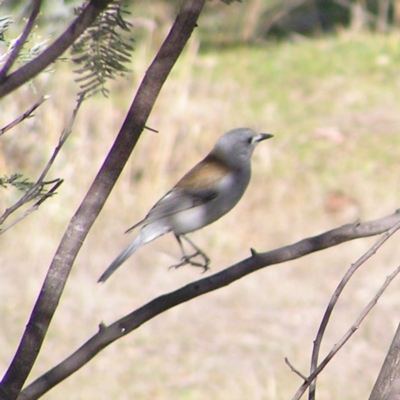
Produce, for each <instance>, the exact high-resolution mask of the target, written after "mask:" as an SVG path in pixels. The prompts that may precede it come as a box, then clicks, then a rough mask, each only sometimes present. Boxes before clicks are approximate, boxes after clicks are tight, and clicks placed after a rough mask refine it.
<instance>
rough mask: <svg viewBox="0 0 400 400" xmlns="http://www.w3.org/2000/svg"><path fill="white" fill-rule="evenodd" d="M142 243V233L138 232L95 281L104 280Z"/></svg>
mask: <svg viewBox="0 0 400 400" xmlns="http://www.w3.org/2000/svg"><path fill="white" fill-rule="evenodd" d="M142 244H144V241H143V234H142V232H139V234H138V236H137V237H136V238H135V239H134V240H133V241H132V242H131V243H130V244H129V246H128V247H126V248H125V250H124V251H123V252H122V253H121V254H120V255H119V256H118V257H117V258H116V259H115V260H114V261H113V262H112V263H111V264H110V266H109V267H108V268H107V269H106V270H105V271H104V273H103V275H101V277H100V278H99V280H98V281H97V282H105V281H106V280H107V279H108V278H109V277H110V276H111V275H112V274H113V273H114V272H115V271H116V270H117V268H119V267H120V266H121V265H122V264H123V263H124V262H125V261H126V260H127V259H128V258H129V257H130V256H131V255H132V254H133V253H134V252H135V251H136V250H137V249H138V248H139V247H140V246H141V245H142Z"/></svg>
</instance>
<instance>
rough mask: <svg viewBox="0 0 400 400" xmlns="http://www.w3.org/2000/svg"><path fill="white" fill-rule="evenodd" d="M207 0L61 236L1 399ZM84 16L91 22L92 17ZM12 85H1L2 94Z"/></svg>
mask: <svg viewBox="0 0 400 400" xmlns="http://www.w3.org/2000/svg"><path fill="white" fill-rule="evenodd" d="M94 3H96V4H99V3H100V4H101V5H104V4H105V3H106V2H105V1H103V2H100V1H99V0H98V1H96V2H94V1H92V2H91V3H90V4H89V6H88V7H92V11H91V13H90V15H91V16H93V14H95V13H96V12H97V11H98V9H97V8H96V7H95V5H94ZM204 3H205V0H187V1H185V2H183V3H182V8H181V10H180V12H179V14H178V16H177V18H176V20H175V22H174V24H173V26H172V28H171V31H170V32H169V34H168V36H167V38H166V39H165V41H164V43H163V44H162V46H161V48H160V50H159V52H158V53H157V55H156V57H155V59H154V61H153V62H152V64H151V65H150V67H149V68H148V70H147V72H146V75H145V77H144V79H143V81H142V83H141V85H140V87H139V89H138V92H137V94H136V96H135V99H134V101H133V103H132V105H131V107H130V109H129V111H128V114H127V116H126V118H125V121H124V123H123V125H122V127H121V130H120V132H119V134H118V136H117V138H116V141H115V143H114V145H113V147H112V148H111V150H110V153H109V155H108V156H107V159H106V161H105V162H104V164H103V166H102V167H101V169H100V171H99V173H98V175H97V176H96V178H95V180H94V182H93V184H92V186H91V187H90V189H89V191H88V193H87V195H86V197H85V198H84V200H83V202H82V204H81V205H80V207H79V209H78V210H77V212H76V213H75V215H74V216H73V218H72V219H71V221H70V224H69V226H68V228H67V230H66V232H65V234H64V236H63V238H62V239H61V242H60V245H59V247H58V249H57V251H56V254H55V256H54V258H53V261H52V263H51V265H50V268H49V271H48V273H47V276H46V278H45V281H44V283H43V286H42V289H41V292H40V295H39V297H38V299H37V302H36V304H35V306H34V309H33V311H32V314H31V317H30V319H29V321H28V323H27V326H26V329H25V332H24V335H23V337H22V339H21V342H20V344H19V347H18V349H17V352H16V354H15V356H14V359H13V361H12V363H11V365H10V367H9V369H8V370H7V372H6V374H5V376H4V379H3V381H2V384H1V385H0V398H2V397H4V398H6V399H8V400H14V399H15V398H17V396H18V394H19V393H20V390H21V388H22V386H23V384H24V382H25V380H26V378H27V376H28V374H29V373H30V371H31V369H32V367H33V364H34V362H35V360H36V358H37V356H38V354H39V351H40V348H41V346H42V344H43V341H44V338H45V335H46V333H47V329H48V327H49V324H50V322H51V319H52V317H53V315H54V313H55V310H56V308H57V305H58V302H59V300H60V297H61V295H62V292H63V289H64V286H65V283H66V280H67V278H68V275H69V272H70V270H71V267H72V264H73V262H74V261H75V258H76V256H77V254H78V252H79V250H80V248H81V246H82V244H83V241H84V240H85V238H86V236H87V234H88V232H89V230H90V228H91V226H92V225H93V223H94V221H95V219H96V218H97V216H98V214H99V213H100V211H101V209H102V207H103V205H104V203H105V201H106V199H107V197H108V195H109V193H110V192H111V189H112V188H113V186H114V184H115V182H116V180H117V178H118V177H119V175H120V173H121V171H122V169H123V167H124V166H125V164H126V162H127V160H128V158H129V156H130V154H131V152H132V151H133V149H134V147H135V145H136V143H137V141H138V139H139V137H140V135H141V133H142V131H143V129H144V126H145V123H146V121H147V118H148V117H149V115H150V112H151V110H152V108H153V106H154V103H155V101H156V99H157V96H158V94H159V93H160V90H161V88H162V86H163V84H164V82H165V81H166V79H167V77H168V75H169V73H170V71H171V69H172V67H173V66H174V64H175V62H176V60H177V59H178V57H179V55H180V54H181V52H182V50H183V47H184V46H185V44H186V42H187V41H188V40H189V37H190V35H191V34H192V32H193V30H194V28H195V27H196V22H197V19H198V17H199V15H200V12H201V10H202V8H203V6H204ZM86 10H87V8H86ZM86 10H85V11H86ZM81 16H82V15H81ZM79 18H80V17H78V19H79ZM82 18H84V20H85V21H87V18H90V16H86V17H82ZM82 18H81V19H82ZM75 25H77V22H76V23H75ZM69 35H75V33H74V32H70V33H69ZM75 37H76V35H75ZM65 40H66V39H65ZM69 44H70V43H69ZM7 87H8V89H7V90H8V91H9V86H7ZM7 90H4V88H3V90H1V88H0V95H4V93H6V92H7Z"/></svg>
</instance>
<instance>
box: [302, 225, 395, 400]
mask: <svg viewBox="0 0 400 400" xmlns="http://www.w3.org/2000/svg"><path fill="white" fill-rule="evenodd" d="M398 229H400V222H399V223H397V224H396V225H394V226H393V227H392V228H391V229H389V230H388V231H387V232H386V233H385V234H384V235H382V236H381V237H380V238H379V240H377V242H376V243H375V244H374V245H373V246H372V247H371V248H370V249H369V250H368V251H367V252H366V253H365V254H363V255H362V256H361V257H360V258H359V259H358V260H357V261H356V262H355V263H354V264H352V265H351V266H350V268H349V269H348V270H347V272H346V273H345V275H344V276H343V278H342V280H341V281H340V283H339V285H338V286H337V288H336V290H335V291H334V293H333V295H332V297H331V299H330V301H329V303H328V307H327V308H326V311H325V314H324V316H323V318H322V321H321V324H320V327H319V329H318V332H317V336H316V338H315V340H314V346H313V351H312V356H311V366H310V372H311V373H312V372H313V371H314V370H315V368H316V367H317V364H318V355H319V351H320V348H321V343H322V339H323V336H324V333H325V330H326V327H327V325H328V323H329V319H330V317H331V315H332V312H333V309H334V307H335V305H336V303H337V301H338V299H339V296H340V294H341V293H342V291H343V289H344V288H345V286H346V285H347V283H348V282H349V280H350V279H351V277H352V276H353V274H354V273H355V272H356V271H357V269H358V268H359V267H360V266H361V265H363V264H364V263H365V262H366V261H367V260H368V259H369V258H370V257H372V255H374V254H375V253H376V252H377V250H378V249H379V248H380V247H381V246H382V245H383V244H384V243H385V242H386V241H387V240H388V239H389V238H390V237H391V236H392V235H393V234H394V233H395V232H396V231H397V230H398ZM315 390H316V380H314V381H313V382H312V383H311V385H310V393H309V396H308V398H309V400H314V399H315Z"/></svg>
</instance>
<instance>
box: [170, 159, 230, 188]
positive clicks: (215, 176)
mask: <svg viewBox="0 0 400 400" xmlns="http://www.w3.org/2000/svg"><path fill="white" fill-rule="evenodd" d="M230 172H231V171H230V170H229V168H228V167H227V165H226V164H224V163H222V162H221V161H220V160H219V159H218V158H216V157H215V156H213V155H208V156H207V157H206V158H205V159H204V160H203V161H201V162H200V163H199V164H197V165H196V166H195V167H194V168H192V169H191V170H190V171H189V172H188V173H187V174H186V175H185V176H184V177H183V178H182V179H181V180H180V181H179V182H178V183H177V184H176V185H175V188H179V189H183V190H202V189H205V190H207V189H212V186H213V185H214V184H218V182H220V181H221V180H222V179H223V178H225V176H226V175H227V174H229V173H230Z"/></svg>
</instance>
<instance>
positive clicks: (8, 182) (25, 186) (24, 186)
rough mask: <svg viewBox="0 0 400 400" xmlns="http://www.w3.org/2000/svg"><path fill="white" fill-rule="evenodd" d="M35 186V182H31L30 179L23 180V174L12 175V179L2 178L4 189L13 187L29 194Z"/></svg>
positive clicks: (0, 181) (1, 183) (0, 184)
mask: <svg viewBox="0 0 400 400" xmlns="http://www.w3.org/2000/svg"><path fill="white" fill-rule="evenodd" d="M21 178H22V179H21ZM34 185H35V183H34V182H30V181H29V179H27V178H23V177H22V174H12V175H11V176H10V177H8V176H4V177H3V178H0V186H2V187H3V188H7V187H8V186H12V187H15V188H16V189H18V190H21V191H22V192H27V191H28V190H29V189H31V188H32V187H33V186H34Z"/></svg>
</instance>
